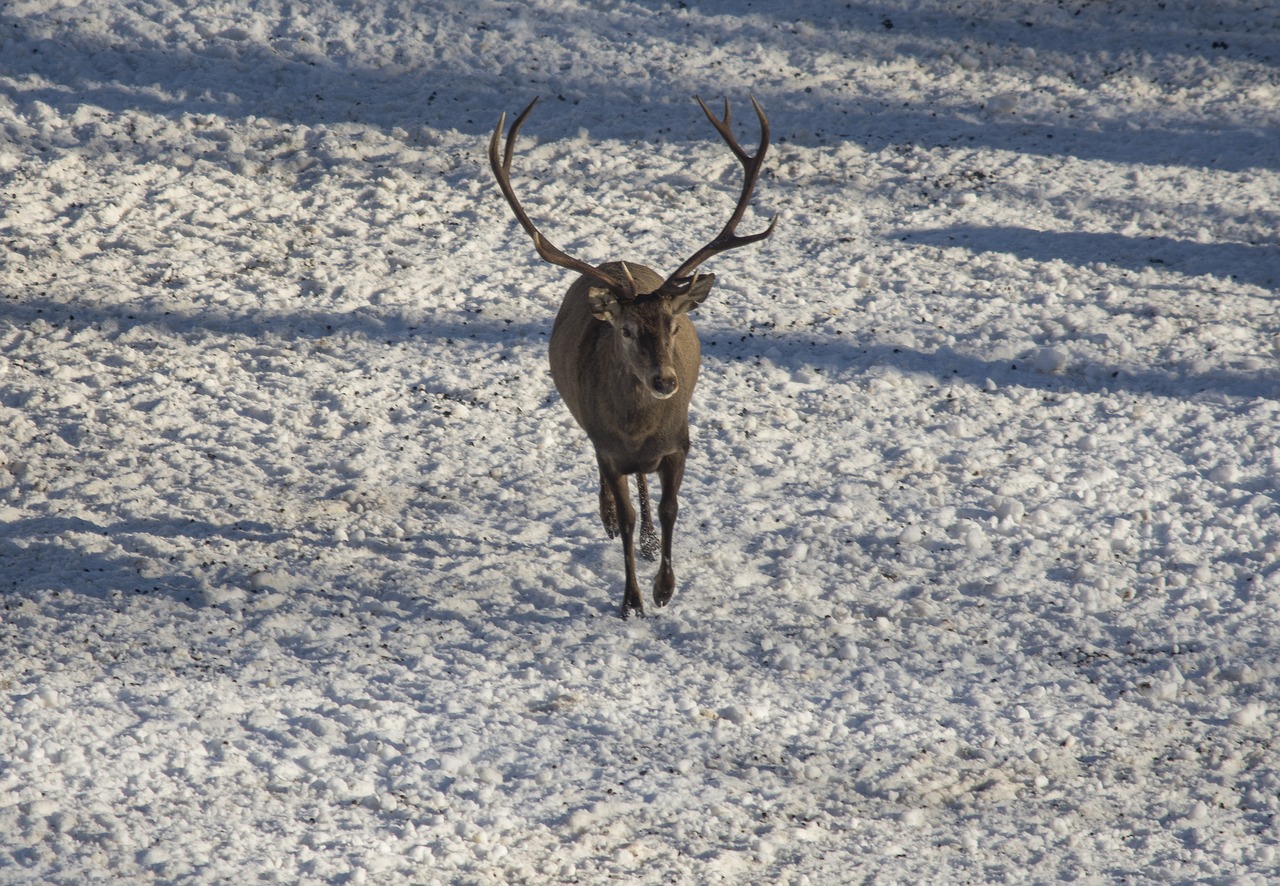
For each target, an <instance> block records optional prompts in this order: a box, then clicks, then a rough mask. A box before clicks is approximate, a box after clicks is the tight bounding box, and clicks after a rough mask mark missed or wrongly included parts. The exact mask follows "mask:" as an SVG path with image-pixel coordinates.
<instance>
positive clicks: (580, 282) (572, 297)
mask: <svg viewBox="0 0 1280 886" xmlns="http://www.w3.org/2000/svg"><path fill="white" fill-rule="evenodd" d="M536 102H537V99H534V101H533V102H531V103H530V104H529V106H528V107H527V108H525V109H524V111H523V112H522V113H521V114H520V116H519V117H518V118H517V119H516V121H515V123H513V124H512V126H511V131H510V133H509V134H508V136H507V144H506V151H505V155H504V156H503V157H502V158H499V153H498V145H499V140H500V138H501V135H502V126H503V122H504V120H503V119H500V120H499V121H498V127H497V129H496V130H494V133H493V138H492V139H491V140H490V142H489V163H490V166H491V167H492V168H493V173H494V176H495V177H496V178H497V180H498V185H499V186H500V187H501V188H502V192H503V195H504V196H505V197H506V199H507V203H508V205H510V206H511V209H512V212H513V213H514V214H515V216H516V220H517V221H519V222H520V224H521V225H522V226H523V227H524V228H525V230H526V231H527V232H528V233H529V235H530V236H531V237H532V238H533V243H534V248H535V249H537V251H538V254H539V255H540V256H542V258H544V259H545V260H547V261H549V262H551V263H552V264H556V265H560V266H561V267H565V268H569V269H571V270H575V271H578V272H579V273H580V275H581V276H579V277H578V279H577V280H575V281H574V283H573V284H572V285H571V286H570V287H569V291H568V292H567V293H566V294H565V297H564V301H563V302H562V303H561V305H560V311H559V313H558V314H557V315H556V320H555V325H554V327H553V328H552V331H551V347H550V350H551V354H550V357H551V377H552V380H553V381H554V382H555V386H556V390H557V391H559V393H560V396H561V398H562V399H563V400H564V402H565V405H566V406H568V408H569V411H570V412H571V413H572V414H573V417H574V419H575V420H577V422H578V424H579V425H580V426H581V427H582V429H583V430H584V431H586V433H587V437H588V438H590V440H591V443H592V446H593V447H594V448H595V453H596V464H597V465H598V467H599V469H600V519H601V522H603V524H604V527H605V530H606V531H607V532H608V534H609V536H610V537H611V538H612V537H615V536H621V538H622V549H623V555H624V558H625V561H626V586H625V590H624V595H623V601H622V615H623V616H624V617H625V616H626V615H627V614H628V613H630V612H632V611H634V612H636V613H637V614H638V615H643V614H644V599H643V597H642V596H641V594H640V586H639V583H638V580H637V578H636V565H635V549H634V544H635V542H634V535H635V527H636V513H635V509H634V507H633V506H632V504H631V492H630V488H629V486H628V481H627V477H628V476H630V475H632V474H634V475H635V476H636V486H637V489H638V491H639V500H640V550H641V553H642V554H643V555H645V556H646V557H647V558H649V559H653V558H654V557H655V556H657V555H658V554H661V561H660V563H659V565H658V573H657V575H656V576H655V577H654V581H653V600H654V602H655V603H657V604H658V605H659V606H665V605H666V604H667V603H668V602H669V601H670V600H671V596H672V594H673V593H674V592H675V585H676V580H675V571H674V569H673V567H672V564H671V550H672V538H673V536H674V530H675V522H676V516H677V514H678V512H679V501H678V494H679V491H680V484H681V482H682V481H683V479H684V466H685V460H686V458H687V456H688V453H689V401H690V398H691V397H692V395H693V389H694V385H695V384H696V383H697V380H698V369H699V367H700V365H701V361H702V350H701V345H700V344H699V342H698V334H697V331H696V330H695V329H694V326H693V323H692V321H690V319H689V317H688V313H689V312H690V311H691V310H693V309H694V308H695V307H697V306H698V305H699V304H701V303H702V301H703V300H704V299H705V298H706V297H707V294H708V293H709V292H710V290H711V284H712V283H713V281H714V280H715V278H714V276H712V275H711V274H696V273H692V272H693V271H694V270H695V269H696V268H697V267H698V265H700V264H701V263H702V262H703V261H705V260H706V259H708V258H710V257H711V256H713V255H715V254H717V253H719V252H723V251H724V250H726V249H733V248H736V247H738V246H745V245H746V244H748V243H754V242H756V241H757V240H762V239H764V238H765V237H767V236H769V234H771V233H772V232H773V223H772V222H771V223H770V224H769V227H768V228H767V229H765V230H764V231H763V232H761V233H758V234H752V235H749V236H738V235H737V234H736V233H735V230H736V227H737V224H738V222H739V221H740V220H741V218H742V215H743V213H744V212H745V211H746V208H747V204H748V202H749V201H750V198H751V192H752V190H753V189H754V187H755V182H756V179H757V177H758V176H759V174H760V169H761V166H762V165H763V162H764V154H765V149H766V148H767V147H768V143H769V125H768V120H767V119H766V118H765V116H764V112H763V111H762V110H761V109H760V106H759V105H758V104H756V105H755V109H756V114H757V116H758V117H759V119H760V126H761V144H760V148H759V150H758V151H757V152H756V154H755V155H754V156H752V155H748V154H747V153H746V152H745V151H744V150H742V148H741V147H740V146H739V145H738V143H737V141H736V140H735V139H734V138H733V135H732V132H731V131H730V129H729V106H728V103H727V102H726V103H725V115H724V119H723V120H719V119H717V118H716V117H715V116H714V115H713V114H712V113H711V111H710V110H708V109H707V106H706V105H702V109H703V111H704V112H705V113H706V115H707V117H708V118H709V119H710V120H711V122H712V124H713V125H714V126H715V127H716V129H717V131H718V132H719V133H720V135H721V136H722V137H723V138H724V139H725V141H726V142H727V143H728V145H729V147H730V149H731V150H732V151H733V152H734V154H735V155H736V156H737V157H738V159H739V161H740V162H741V163H742V165H743V169H744V171H745V181H744V184H743V189H742V194H741V195H740V197H739V199H738V206H737V209H736V210H735V211H734V213H733V215H732V217H731V218H730V220H729V223H728V224H727V225H725V227H724V229H723V230H722V231H721V232H720V235H719V236H718V237H716V239H714V240H712V241H711V242H710V243H708V244H707V245H706V246H704V247H703V248H702V249H700V250H699V251H698V252H696V253H694V255H693V256H692V257H691V258H689V259H688V260H686V261H685V262H684V264H682V265H681V266H680V267H679V268H678V269H677V270H676V271H675V273H673V274H672V275H671V276H669V277H667V278H665V279H664V278H663V277H662V276H660V275H659V274H658V273H656V272H655V271H653V270H652V269H650V268H647V267H645V266H643V265H639V264H633V263H630V262H606V263H604V264H601V265H599V266H595V265H591V264H588V263H587V262H584V261H582V260H580V259H576V258H573V257H572V256H569V255H567V254H565V253H564V252H562V251H561V250H560V249H558V248H557V247H555V246H553V245H552V244H551V243H549V242H547V240H546V238H544V237H543V236H542V233H541V232H540V231H539V230H538V229H537V227H536V226H535V225H534V224H533V222H532V221H530V220H529V217H528V215H526V214H525V212H524V209H523V208H522V207H521V206H520V202H519V200H518V199H516V196H515V191H514V190H513V189H512V187H511V180H510V169H511V159H512V153H513V150H514V144H515V139H516V135H517V133H518V132H519V130H520V126H521V125H522V124H523V123H524V120H525V118H526V117H527V116H528V114H529V112H530V111H531V110H533V105H534V104H535V103H536ZM699 104H701V100H699ZM753 104H754V100H753ZM504 118H505V115H504ZM690 274H692V276H690ZM650 473H657V474H658V477H659V478H660V480H661V482H662V502H661V504H660V505H659V507H658V517H659V522H660V524H661V527H662V535H661V539H659V538H658V536H657V533H656V532H655V531H654V528H653V520H652V517H651V515H650V508H649V491H648V484H647V480H646V475H647V474H650Z"/></svg>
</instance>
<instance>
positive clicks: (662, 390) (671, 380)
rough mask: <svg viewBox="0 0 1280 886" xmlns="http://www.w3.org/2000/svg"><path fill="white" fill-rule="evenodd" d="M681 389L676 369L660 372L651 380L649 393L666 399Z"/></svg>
mask: <svg viewBox="0 0 1280 886" xmlns="http://www.w3.org/2000/svg"><path fill="white" fill-rule="evenodd" d="M678 390H680V380H679V379H678V378H676V374H675V371H674V370H667V371H665V372H659V373H658V374H657V375H655V376H654V377H653V379H652V380H651V381H650V382H649V393H650V394H652V395H653V396H654V397H655V398H657V399H659V400H666V399H667V398H668V397H670V396H671V395H673V394H674V393H675V392H676V391H678Z"/></svg>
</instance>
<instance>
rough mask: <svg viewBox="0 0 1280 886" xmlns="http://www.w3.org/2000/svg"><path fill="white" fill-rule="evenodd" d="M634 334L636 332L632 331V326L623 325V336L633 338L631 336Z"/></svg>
mask: <svg viewBox="0 0 1280 886" xmlns="http://www.w3.org/2000/svg"><path fill="white" fill-rule="evenodd" d="M634 334H635V333H633V332H632V331H631V327H630V326H623V327H622V337H623V338H631V336H633V335H634Z"/></svg>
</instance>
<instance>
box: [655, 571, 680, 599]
mask: <svg viewBox="0 0 1280 886" xmlns="http://www.w3.org/2000/svg"><path fill="white" fill-rule="evenodd" d="M675 592H676V574H675V572H674V571H672V569H671V565H670V564H668V563H664V564H662V568H661V569H659V570H658V574H657V575H656V576H654V578H653V602H654V603H656V604H657V605H658V606H660V607H661V606H666V605H667V604H668V603H670V602H671V598H672V596H674V595H675Z"/></svg>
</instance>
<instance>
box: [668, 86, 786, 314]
mask: <svg viewBox="0 0 1280 886" xmlns="http://www.w3.org/2000/svg"><path fill="white" fill-rule="evenodd" d="M694 98H695V99H697V101H698V104H699V105H700V106H701V107H702V112H703V113H704V114H706V115H707V119H708V120H710V121H711V125H712V126H714V127H715V128H716V132H718V133H720V137H721V138H722V139H724V142H725V144H726V145H728V146H729V150H731V151H733V155H734V156H735V157H737V158H738V162H739V163H741V164H742V171H743V181H742V193H741V194H740V195H739V196H738V205H737V206H736V207H735V208H734V210H733V215H731V216H729V221H728V222H727V223H726V224H725V226H724V228H723V229H722V230H721V231H720V233H719V234H718V235H716V238H715V239H714V240H712V241H711V242H710V243H708V244H707V245H706V246H703V247H702V248H701V249H699V250H698V251H697V252H695V253H694V254H693V255H692V256H690V257H689V258H688V259H687V260H685V262H684V264H682V265H680V267H678V268H677V269H676V270H675V273H673V274H672V275H671V276H670V277H668V278H667V279H666V282H664V283H663V284H662V287H661V289H660V290H659V291H663V292H670V291H672V290H676V289H682V288H684V286H685V285H687V279H688V276H689V274H690V273H691V272H692V271H694V270H695V269H696V268H697V267H698V266H699V265H701V264H702V263H703V262H704V261H706V260H707V259H709V258H711V256H713V255H716V254H718V253H721V252H724V251H725V250H728V249H737V248H738V247H739V246H747V245H749V244H751V243H755V242H757V241H759V240H763V239H764V238H765V237H768V236H769V235H770V234H772V233H773V226H774V225H776V224H777V223H778V217H777V216H776V215H775V216H774V217H773V219H772V220H771V221H770V222H769V226H768V227H767V228H765V229H764V230H763V231H760V232H759V233H756V234H747V235H744V236H739V235H738V233H737V229H738V223H739V222H740V221H742V216H743V215H744V214H745V213H746V211H747V206H748V205H750V203H751V195H752V193H753V192H754V191H755V187H756V181H757V180H758V179H759V178H760V171H761V170H762V169H763V168H764V157H765V153H766V152H767V151H768V150H769V118H768V117H766V116H765V113H764V109H763V108H761V107H760V103H759V102H758V101H756V100H755V97H754V96H752V98H751V106H752V107H754V108H755V109H756V118H757V119H758V120H759V121H760V146H759V147H758V148H756V152H755V154H754V155H752V154H748V153H747V152H746V151H745V150H744V149H743V147H742V145H740V144H738V140H737V139H736V138H735V137H734V135H733V130H732V128H731V125H730V124H731V123H732V120H731V118H730V114H729V99H728V98H726V99H725V100H724V119H720V118H718V117H716V115H715V114H713V113H712V112H711V109H710V108H708V107H707V105H706V103H705V102H704V101H703V100H702V99H701V98H699V97H698V96H694Z"/></svg>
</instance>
